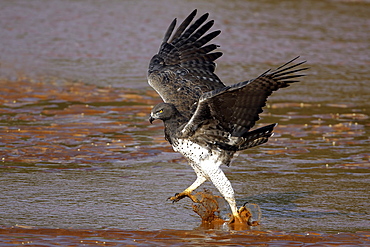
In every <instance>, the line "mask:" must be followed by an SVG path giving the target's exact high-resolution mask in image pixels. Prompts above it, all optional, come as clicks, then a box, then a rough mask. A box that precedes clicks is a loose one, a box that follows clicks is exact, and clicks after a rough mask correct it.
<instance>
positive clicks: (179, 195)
mask: <svg viewBox="0 0 370 247" xmlns="http://www.w3.org/2000/svg"><path fill="white" fill-rule="evenodd" d="M206 180H207V179H206V178H205V177H204V176H203V175H202V174H201V173H200V172H197V179H196V180H195V181H194V183H193V184H192V185H190V186H189V187H188V188H187V189H185V190H184V191H183V192H181V193H176V194H175V195H174V196H171V197H169V198H168V200H171V201H172V202H178V201H180V200H181V199H182V198H184V197H189V198H190V199H191V200H192V201H193V202H199V200H198V199H197V198H196V197H195V196H193V195H192V194H191V192H193V190H195V189H196V188H198V187H199V186H200V185H201V184H202V183H204V182H205V181H206Z"/></svg>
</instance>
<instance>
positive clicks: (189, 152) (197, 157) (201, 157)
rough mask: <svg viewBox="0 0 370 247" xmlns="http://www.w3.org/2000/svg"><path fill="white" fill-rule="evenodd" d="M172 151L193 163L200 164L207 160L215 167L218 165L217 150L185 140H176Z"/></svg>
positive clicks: (218, 155) (218, 154)
mask: <svg viewBox="0 0 370 247" xmlns="http://www.w3.org/2000/svg"><path fill="white" fill-rule="evenodd" d="M173 149H174V150H175V151H176V152H179V153H181V154H182V155H184V156H185V157H186V158H187V159H188V160H189V161H191V162H193V163H196V164H200V163H202V162H204V161H205V160H207V161H208V162H213V163H214V164H215V165H216V164H217V165H218V166H219V165H220V164H218V163H219V157H220V155H221V153H220V152H219V151H218V150H211V149H208V148H206V147H203V146H201V145H199V144H197V143H194V142H192V141H189V140H187V139H178V140H177V142H176V144H174V145H173Z"/></svg>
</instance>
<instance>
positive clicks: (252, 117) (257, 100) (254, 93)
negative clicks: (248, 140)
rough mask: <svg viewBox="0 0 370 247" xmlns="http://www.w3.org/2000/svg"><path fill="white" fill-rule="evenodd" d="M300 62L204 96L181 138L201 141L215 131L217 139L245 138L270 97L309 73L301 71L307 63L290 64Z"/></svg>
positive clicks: (288, 63)
mask: <svg viewBox="0 0 370 247" xmlns="http://www.w3.org/2000/svg"><path fill="white" fill-rule="evenodd" d="M297 58H298V57H297ZM297 58H295V59H293V60H291V61H289V62H287V63H286V64H284V65H282V66H280V67H279V68H277V69H276V70H273V71H266V72H265V73H263V74H262V75H260V76H259V77H257V78H256V79H253V80H250V81H245V82H240V83H238V84H235V85H232V86H228V87H224V88H222V89H216V90H214V91H211V92H207V93H205V94H203V95H202V96H201V98H200V99H199V104H198V107H197V109H196V111H195V113H194V115H193V116H192V118H191V119H190V121H189V122H188V123H187V124H186V125H185V127H184V128H183V130H182V136H189V137H190V136H193V135H196V136H198V137H200V138H201V135H202V133H204V134H207V135H211V133H212V131H213V133H215V135H217V133H216V132H219V134H218V135H219V136H222V135H225V133H229V135H230V137H245V136H246V135H247V133H248V131H249V130H250V128H252V127H253V126H254V124H255V122H256V121H257V120H259V114H260V113H261V112H262V107H264V106H265V104H266V100H267V97H268V96H270V95H271V94H272V92H273V91H276V90H278V89H279V88H284V87H287V86H289V84H290V83H293V82H297V78H298V77H301V76H303V75H301V74H296V73H297V72H300V71H303V70H306V69H307V68H302V67H299V66H300V65H302V64H303V63H305V61H304V62H300V63H298V64H294V65H292V64H291V63H292V62H293V61H295V60H296V59H297ZM205 138H206V137H205ZM235 141H237V140H235ZM228 142H230V140H228Z"/></svg>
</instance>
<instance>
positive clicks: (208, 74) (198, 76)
mask: <svg viewBox="0 0 370 247" xmlns="http://www.w3.org/2000/svg"><path fill="white" fill-rule="evenodd" d="M196 13H197V10H194V11H193V12H192V13H191V14H190V15H189V16H188V17H187V18H186V19H185V20H184V21H183V22H182V23H181V24H180V26H179V27H178V28H177V29H176V31H175V32H174V29H175V26H176V22H177V21H176V19H174V20H173V21H172V23H171V24H170V26H169V28H168V29H167V31H166V33H165V36H164V38H163V42H162V45H161V46H160V49H159V52H158V54H156V55H155V56H154V57H153V58H152V60H151V61H150V63H149V70H148V81H149V84H150V85H151V86H152V87H153V88H154V89H155V90H156V91H157V92H158V94H159V95H160V96H161V97H162V99H163V100H164V101H165V102H167V103H173V104H175V106H176V107H177V108H178V110H179V111H180V112H184V111H188V110H189V109H192V110H191V112H190V115H189V118H190V117H191V115H192V114H193V112H194V110H195V107H196V106H194V105H196V103H197V102H198V99H199V97H200V96H201V95H202V94H203V93H205V92H208V91H212V90H215V89H217V88H223V87H225V85H224V84H223V83H222V82H221V81H220V79H219V78H218V77H217V75H215V74H214V73H213V72H214V71H215V68H216V64H215V62H214V61H215V60H216V59H217V58H219V57H220V56H222V53H221V52H213V51H214V50H216V49H217V47H218V46H217V45H215V44H208V45H207V43H208V42H210V41H211V40H213V39H214V38H215V37H217V36H218V35H219V34H220V31H213V32H210V33H208V34H206V33H207V32H208V31H209V30H210V29H211V27H212V26H213V23H214V21H213V20H210V21H207V18H208V13H206V14H204V15H202V16H201V17H200V18H199V19H197V20H195V21H194V22H193V20H194V17H195V15H196ZM192 22H193V23H192ZM191 23H192V24H191ZM173 32H174V33H173ZM172 34H173V35H172ZM171 36H172V37H171ZM184 93H185V94H184ZM185 98H186V99H185Z"/></svg>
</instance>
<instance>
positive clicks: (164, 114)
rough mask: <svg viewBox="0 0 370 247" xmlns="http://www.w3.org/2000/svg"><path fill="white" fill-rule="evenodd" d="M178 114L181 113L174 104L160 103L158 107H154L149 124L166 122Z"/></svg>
mask: <svg viewBox="0 0 370 247" xmlns="http://www.w3.org/2000/svg"><path fill="white" fill-rule="evenodd" d="M177 114H179V113H178V111H177V109H176V107H175V106H174V105H173V104H170V103H159V104H158V105H156V106H154V107H153V109H152V111H151V112H150V118H149V122H150V123H153V121H154V120H156V119H160V120H162V121H166V120H168V119H171V118H173V117H175V116H176V115H177Z"/></svg>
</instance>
